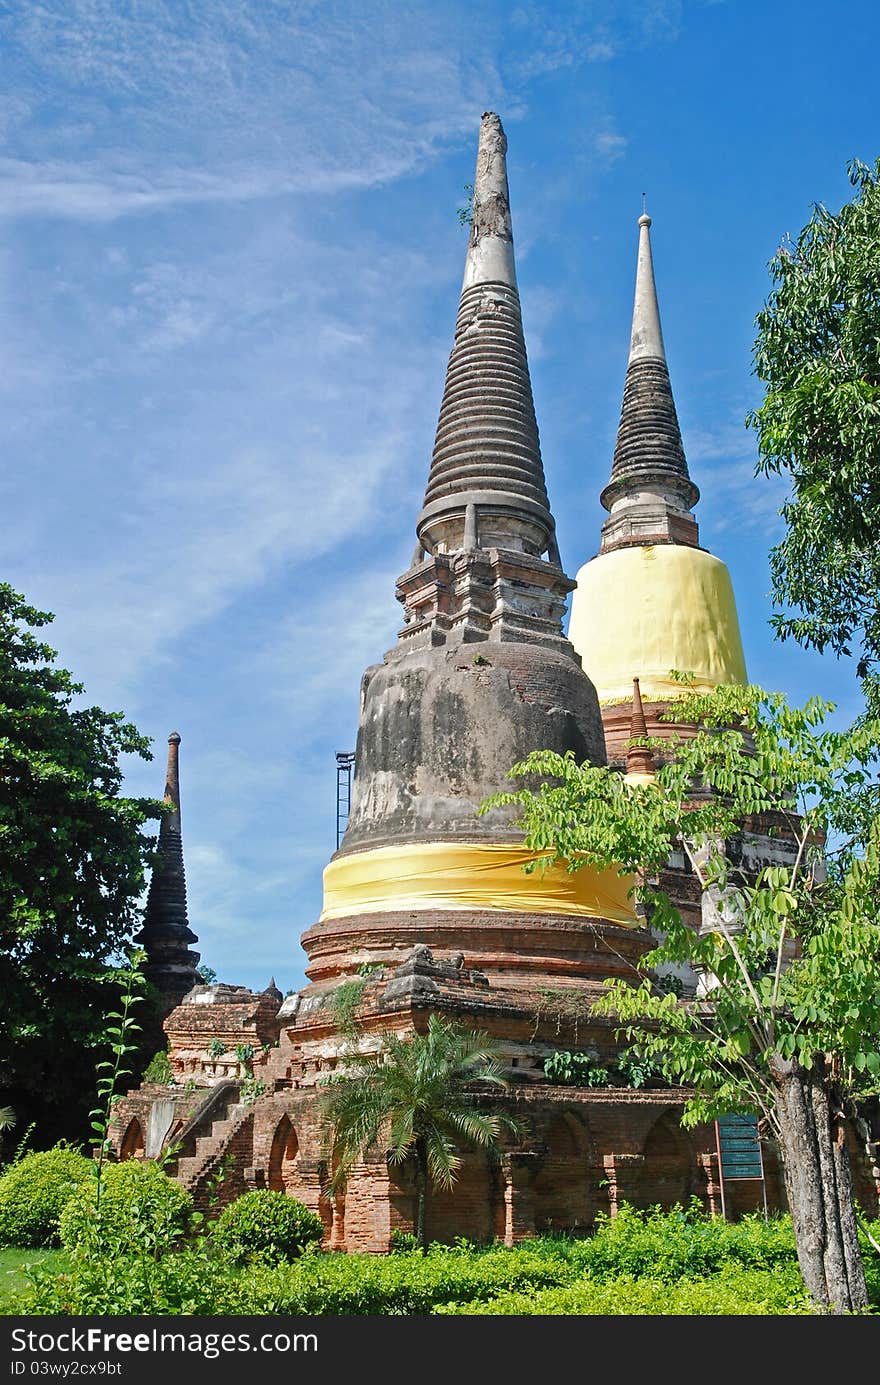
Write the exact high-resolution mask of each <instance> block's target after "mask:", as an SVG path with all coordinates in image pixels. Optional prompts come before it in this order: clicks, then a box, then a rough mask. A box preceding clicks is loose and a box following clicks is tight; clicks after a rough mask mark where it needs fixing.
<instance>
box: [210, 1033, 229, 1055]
mask: <svg viewBox="0 0 880 1385" xmlns="http://www.w3.org/2000/svg"><path fill="white" fill-rule="evenodd" d="M225 1052H226V1045H225V1044H224V1042H223V1040H222V1039H216V1038H214V1039H211V1041H210V1043H209V1044H208V1057H209V1058H214V1059H217V1058H222V1057H223V1054H224V1053H225Z"/></svg>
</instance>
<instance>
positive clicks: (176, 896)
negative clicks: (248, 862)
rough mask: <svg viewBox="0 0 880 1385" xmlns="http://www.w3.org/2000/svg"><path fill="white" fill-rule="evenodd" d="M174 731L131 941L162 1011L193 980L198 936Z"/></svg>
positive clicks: (176, 1000)
mask: <svg viewBox="0 0 880 1385" xmlns="http://www.w3.org/2000/svg"><path fill="white" fill-rule="evenodd" d="M179 754H180V733H179V732H178V731H172V732H171V735H170V736H169V737H168V763H167V768H166V772H165V803H166V804H167V805H168V808H169V810H168V811H167V812H165V813H164V814H163V816H162V821H161V823H160V825H159V842H158V847H157V854H158V858H159V859H158V861H157V862H156V865H155V866H154V868H153V875H152V879H151V880H150V889H149V893H148V895H147V907H146V910H145V912H144V924H143V928H142V929H141V931H140V933H139V934H138V936H137V938H136V939H135V941H136V942H137V944H138V945H139V946H140V947H142V948H143V949H144V950H145V952H146V954H147V961H146V963H145V964H144V974H145V975H146V976H147V978H148V979H149V980H150V981H151V982H152V983H153V985H154V986H155V988H156V990H157V991H158V992H159V993H160V996H161V997H162V1003H163V1006H164V1008H165V1013H166V1014H167V1013H168V1011H170V1010H171V1009H173V1007H174V1006H175V1005H177V1004H178V1003H179V1002H180V1001H181V1000H182V999H183V997H184V996H185V995H186V993H187V991H191V990H192V988H193V986H195V985H196V983H197V981H198V977H197V975H196V967H197V966H198V963H199V954H198V953H197V952H190V950H189V944H190V943H197V942H198V938H197V937H196V935H195V933H193V932H191V930H190V927H189V919H188V917H187V908H186V874H185V871H184V866H183V841H182V837H181V831H180V765H179Z"/></svg>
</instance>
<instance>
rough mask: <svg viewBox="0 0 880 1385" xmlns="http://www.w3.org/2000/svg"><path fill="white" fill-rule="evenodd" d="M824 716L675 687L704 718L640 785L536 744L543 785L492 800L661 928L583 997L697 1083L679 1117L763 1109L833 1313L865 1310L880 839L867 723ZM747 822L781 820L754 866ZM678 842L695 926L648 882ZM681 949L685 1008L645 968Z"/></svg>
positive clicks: (804, 1244) (879, 981)
mask: <svg viewBox="0 0 880 1385" xmlns="http://www.w3.org/2000/svg"><path fill="white" fill-rule="evenodd" d="M830 710H832V709H831V706H830V704H828V703H822V702H820V701H819V700H818V699H814V700H812V701H811V702H809V703H808V704H807V705H806V706H805V707H804V708H801V709H797V708H791V707H789V706H788V705H787V703H786V701H785V699H784V698H783V697H782V696H781V695H780V694H776V693H766V692H764V691H763V690H762V689H760V688H756V687H748V688H744V687H727V688H719V689H717V690H716V691H715V692H714V693H712V694H710V695H707V696H705V697H697V696H693V695H688V696H685V697H683V698H682V699H681V701H679V702H677V703H676V704H675V705H674V710H673V711H672V713H671V714H670V717H669V719H670V720H674V721H676V722H681V723H685V724H698V726H699V729H698V730H697V732H696V734H695V735H693V736H692V737H691V738H687V737H684V736H682V737H673V738H672V739H671V740H664V741H656V742H648V743H649V744H656V745H658V746H660V745H662V746H663V748H664V750H665V751H667V752H669V751H672V752H673V759H672V760H671V761H670V762H668V763H665V764H663V765H662V767H661V768H660V769H659V771H658V773H657V775H656V780H655V781H654V782H653V783H650V782H649V783H646V784H636V783H630V782H628V781H627V780H626V779H625V778H624V777H623V776H622V775H620V774H618V773H615V772H614V771H612V770H610V769H608V768H607V767H605V766H593V765H588V764H584V765H578V764H576V763H575V761H574V760H573V759H571V758H563V757H561V756H559V755H556V754H553V753H550V752H546V751H541V752H538V753H536V754H533V755H531V756H529V757H528V758H527V759H526V760H524V761H523V762H521V763H520V764H518V765H516V766H515V767H514V769H513V771H512V773H513V774H514V775H526V774H528V775H535V774H538V775H540V776H542V778H543V779H544V781H545V782H544V783H543V784H542V786H541V787H540V788H539V789H538V790H536V791H532V790H529V789H521V790H519V791H516V792H513V793H510V794H502V795H496V796H495V798H493V799H492V800H491V801H490V804H488V805H485V806H491V805H498V804H502V803H508V804H510V803H513V804H516V805H518V806H519V808H520V811H521V815H522V816H521V825H522V826H524V828H525V830H526V840H527V843H528V845H529V846H530V847H532V848H533V849H537V850H539V851H542V852H546V856H545V857H543V858H542V859H544V860H557V859H561V860H564V861H565V862H566V863H567V865H568V869H570V870H574V869H578V868H579V867H580V866H581V865H584V864H587V863H594V864H597V865H600V866H605V867H609V866H612V865H617V866H618V868H619V869H622V871H624V872H628V873H632V874H634V875H635V876H636V877H637V879H638V880H639V882H640V883H639V884H638V886H637V887H636V888H637V894H638V896H639V897H640V898H641V899H642V900H643V901H644V903H645V906H646V910H647V913H648V917H649V919H650V923H651V926H652V928H653V929H654V930H655V933H656V936H658V937H659V938H660V939H661V941H660V942H659V944H658V946H657V947H656V948H655V950H654V951H653V952H652V953H650V954H649V956H648V957H647V958H646V959H645V967H646V971H647V974H646V975H643V976H642V977H641V978H640V977H638V976H634V978H633V981H632V984H629V983H627V982H626V981H621V980H617V981H612V982H609V983H608V984H607V985H606V989H605V992H604V994H603V996H602V997H601V998H600V999H599V1001H597V1002H596V1004H595V1007H594V1008H595V1010H596V1011H597V1012H598V1013H600V1014H605V1015H615V1016H617V1018H618V1020H619V1023H620V1031H619V1032H620V1033H621V1035H623V1034H625V1035H626V1037H627V1038H628V1039H629V1040H630V1042H634V1043H635V1044H636V1046H637V1048H638V1051H639V1052H641V1053H643V1054H644V1055H645V1056H646V1057H647V1058H649V1059H652V1060H654V1061H655V1062H656V1063H658V1064H659V1065H660V1066H661V1067H662V1069H663V1072H664V1074H665V1076H666V1077H667V1078H668V1079H669V1080H672V1081H674V1082H677V1083H680V1084H682V1085H684V1086H686V1087H688V1088H690V1089H692V1092H693V1094H692V1096H691V1098H690V1100H688V1102H687V1104H686V1106H685V1110H684V1116H683V1120H684V1123H685V1124H686V1125H696V1124H699V1123H702V1122H704V1121H708V1120H711V1119H714V1118H715V1117H717V1116H719V1115H722V1114H724V1113H727V1112H732V1111H750V1110H755V1109H757V1111H758V1112H759V1113H760V1116H761V1117H762V1119H763V1122H764V1129H765V1131H767V1132H768V1133H771V1134H772V1135H773V1136H775V1138H776V1140H777V1141H778V1145H779V1149H780V1152H781V1156H782V1162H783V1168H784V1176H785V1185H786V1192H787V1196H788V1201H789V1206H790V1209H791V1213H792V1218H793V1221H794V1228H795V1237H796V1241H797V1249H798V1258H799V1264H800V1268H801V1273H802V1275H803V1279H804V1283H805V1285H806V1287H807V1289H808V1290H809V1292H810V1294H811V1295H812V1297H813V1299H814V1301H815V1302H816V1304H817V1305H818V1306H819V1307H820V1309H822V1310H825V1311H831V1312H844V1311H853V1310H860V1309H863V1308H864V1307H865V1306H866V1304H867V1292H866V1288H865V1276H864V1266H863V1263H862V1259H861V1255H860V1251H859V1243H858V1236H857V1209H856V1207H855V1201H854V1196H853V1184H852V1174H851V1167H850V1162H849V1156H848V1153H847V1149H846V1144H845V1131H846V1117H847V1116H851V1115H854V1114H855V1113H856V1103H857V1102H858V1101H860V1100H861V1099H864V1098H866V1097H869V1096H871V1095H872V1094H875V1093H876V1092H877V1091H878V1089H880V1055H878V1052H877V1035H878V1033H880V834H878V819H877V812H876V804H877V795H876V784H875V782H874V779H873V776H872V768H871V767H872V763H873V762H874V761H876V759H877V756H878V750H877V727H876V726H871V725H868V724H866V725H862V726H859V727H856V728H854V729H853V730H850V731H847V732H834V731H828V730H824V729H823V723H824V721H825V719H826V717H827V714H828V713H829V711H830ZM707 790H709V792H707ZM755 815H762V821H763V822H764V823H765V824H767V823H768V822H769V823H774V822H775V823H776V824H778V829H777V830H778V832H779V851H778V852H774V855H776V857H777V860H776V861H775V863H773V864H769V865H766V866H764V867H763V868H762V869H761V870H760V871H758V872H757V874H755V873H754V872H752V873H751V874H747V873H744V872H743V871H740V870H738V869H737V868H736V867H735V866H734V865H733V864H732V859H733V858H734V857H735V856H736V855H737V853H736V852H733V851H731V849H730V846H731V843H732V842H735V841H736V839H737V838H738V837H740V840H741V831H742V827H741V825H742V824H743V823H744V822H746V823H747V822H748V820H749V819H750V818H751V819H753V820H754V817H755ZM840 830H842V831H843V833H844V834H845V835H843V836H842V837H841V836H839V835H838V836H837V837H836V838H835V840H836V841H837V845H836V847H835V848H834V849H833V850H830V849H828V848H825V849H823V845H822V844H823V842H826V841H827V839H828V836H829V834H832V833H839V831H840ZM674 846H679V847H681V846H683V847H684V850H685V851H686V853H687V856H688V858H689V861H690V866H691V869H692V871H693V874H694V877H695V879H696V881H697V883H698V885H699V887H700V890H701V892H702V897H703V901H704V909H703V924H702V926H701V928H700V929H699V930H695V929H693V928H691V927H689V926H687V925H686V924H685V923H684V922H683V920H682V918H681V916H680V914H679V912H678V910H677V909H676V908H675V907H674V906H673V904H672V903H671V901H670V899H669V897H668V895H666V894H665V893H664V892H663V891H662V890H660V889H659V888H657V887H656V884H652V883H651V881H652V878H653V879H654V880H656V878H657V876H658V874H659V872H660V871H661V870H662V868H663V866H664V865H665V863H666V862H667V860H668V858H669V854H670V851H671V850H672V849H673V847H674ZM681 962H687V963H688V964H690V965H691V966H692V967H693V968H694V969H695V971H696V972H697V975H698V976H699V977H700V978H701V984H700V985H699V986H698V990H697V999H695V1000H693V1001H682V1000H680V999H679V998H678V997H677V996H675V995H674V994H663V993H661V990H660V988H659V987H658V986H657V985H656V984H655V982H654V980H653V978H652V977H651V974H650V970H649V969H651V968H655V967H658V966H660V965H661V964H663V963H681Z"/></svg>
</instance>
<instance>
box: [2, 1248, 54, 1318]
mask: <svg viewBox="0 0 880 1385" xmlns="http://www.w3.org/2000/svg"><path fill="white" fill-rule="evenodd" d="M26 1265H49V1266H54V1267H55V1268H57V1269H59V1270H63V1269H66V1268H67V1256H66V1255H65V1253H64V1251H63V1250H12V1249H10V1248H8V1247H5V1248H2V1249H0V1313H8V1312H9V1309H10V1304H11V1300H12V1296H13V1294H16V1293H18V1292H20V1290H22V1289H23V1288H24V1287H25V1284H26V1283H27V1281H26V1279H25V1275H24V1270H25V1266H26Z"/></svg>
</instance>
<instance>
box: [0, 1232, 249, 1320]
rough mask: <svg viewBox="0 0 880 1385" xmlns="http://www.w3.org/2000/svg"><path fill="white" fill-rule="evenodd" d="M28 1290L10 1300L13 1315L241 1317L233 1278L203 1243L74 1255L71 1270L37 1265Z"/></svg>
mask: <svg viewBox="0 0 880 1385" xmlns="http://www.w3.org/2000/svg"><path fill="white" fill-rule="evenodd" d="M28 1278H29V1280H30V1283H29V1286H28V1288H27V1289H25V1290H24V1292H23V1293H21V1294H19V1295H18V1297H17V1298H16V1299H15V1300H14V1301H13V1302H12V1304H11V1306H10V1308H9V1310H8V1311H11V1312H13V1313H16V1314H27V1315H28V1316H32V1315H34V1314H45V1315H48V1316H50V1317H56V1316H68V1315H70V1316H74V1317H84V1316H92V1315H98V1316H110V1315H122V1316H125V1317H134V1316H152V1315H158V1314H182V1315H187V1316H189V1315H197V1316H199V1317H208V1316H210V1315H213V1314H217V1313H220V1314H233V1313H243V1312H246V1311H247V1310H246V1309H245V1308H243V1307H242V1300H241V1294H240V1292H239V1288H238V1281H237V1277H236V1276H235V1275H234V1274H230V1272H229V1265H228V1264H227V1263H225V1262H223V1261H222V1260H219V1259H212V1257H211V1256H210V1255H209V1254H207V1253H206V1250H205V1247H204V1243H203V1242H202V1241H199V1242H197V1243H196V1244H195V1245H192V1246H185V1247H184V1248H183V1249H182V1250H178V1251H169V1252H168V1253H167V1254H165V1255H162V1256H159V1257H158V1258H156V1257H153V1256H150V1255H131V1254H125V1255H116V1256H114V1257H112V1258H105V1257H104V1256H102V1255H80V1254H79V1253H77V1255H76V1256H75V1257H74V1259H73V1263H72V1264H71V1266H70V1269H69V1270H67V1271H65V1272H63V1273H61V1274H58V1273H53V1272H52V1271H51V1270H49V1269H46V1268H44V1267H43V1266H38V1267H36V1268H35V1269H32V1270H30V1271H29V1274H28Z"/></svg>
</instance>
